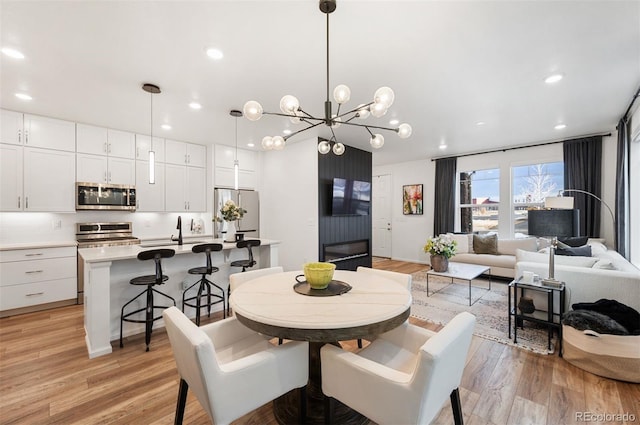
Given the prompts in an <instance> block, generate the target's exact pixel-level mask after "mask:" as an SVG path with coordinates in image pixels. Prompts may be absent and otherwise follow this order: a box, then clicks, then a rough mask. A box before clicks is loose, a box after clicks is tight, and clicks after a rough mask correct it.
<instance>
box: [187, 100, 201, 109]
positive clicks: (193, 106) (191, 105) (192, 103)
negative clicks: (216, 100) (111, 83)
mask: <svg viewBox="0 0 640 425" xmlns="http://www.w3.org/2000/svg"><path fill="white" fill-rule="evenodd" d="M189 108H191V109H202V105H201V104H199V103H198V102H191V103H190V104H189Z"/></svg>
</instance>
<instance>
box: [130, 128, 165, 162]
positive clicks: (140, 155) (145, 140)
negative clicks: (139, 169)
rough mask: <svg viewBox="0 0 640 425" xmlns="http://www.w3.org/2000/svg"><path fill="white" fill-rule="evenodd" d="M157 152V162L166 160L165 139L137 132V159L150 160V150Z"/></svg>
mask: <svg viewBox="0 0 640 425" xmlns="http://www.w3.org/2000/svg"><path fill="white" fill-rule="evenodd" d="M151 150H152V151H154V152H155V158H156V162H162V163H164V162H165V153H164V139H161V138H159V137H154V138H153V140H151V137H150V136H145V135H143V134H136V159H137V160H140V161H148V160H149V151H151Z"/></svg>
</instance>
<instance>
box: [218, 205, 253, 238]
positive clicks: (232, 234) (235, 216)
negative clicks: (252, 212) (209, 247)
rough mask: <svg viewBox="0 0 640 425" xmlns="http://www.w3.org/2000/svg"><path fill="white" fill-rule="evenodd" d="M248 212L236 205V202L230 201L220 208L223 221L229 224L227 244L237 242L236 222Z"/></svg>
mask: <svg viewBox="0 0 640 425" xmlns="http://www.w3.org/2000/svg"><path fill="white" fill-rule="evenodd" d="M246 212H247V211H246V210H244V209H242V208H240V207H239V206H237V205H236V203H235V202H233V201H231V200H229V201H227V202H225V203H224V205H223V206H222V208H220V214H221V215H222V219H223V220H224V221H226V222H227V233H226V238H225V240H224V241H225V242H235V241H236V220H239V219H241V218H242V217H243V216H244V213H246Z"/></svg>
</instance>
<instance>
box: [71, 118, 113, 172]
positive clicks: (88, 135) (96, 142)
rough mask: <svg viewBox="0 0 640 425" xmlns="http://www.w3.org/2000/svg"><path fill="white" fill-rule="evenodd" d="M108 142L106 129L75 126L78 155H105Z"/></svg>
mask: <svg viewBox="0 0 640 425" xmlns="http://www.w3.org/2000/svg"><path fill="white" fill-rule="evenodd" d="M108 140H109V139H108V135H107V129H106V128H104V127H96V126H93V125H87V124H76V150H77V152H78V153H89V154H93V155H106V154H107V150H108V144H109V141H108ZM83 181H84V180H83ZM88 181H91V180H88Z"/></svg>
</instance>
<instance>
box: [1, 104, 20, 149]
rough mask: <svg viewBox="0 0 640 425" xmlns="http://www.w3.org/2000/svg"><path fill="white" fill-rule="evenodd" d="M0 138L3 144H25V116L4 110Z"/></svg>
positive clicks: (2, 111)
mask: <svg viewBox="0 0 640 425" xmlns="http://www.w3.org/2000/svg"><path fill="white" fill-rule="evenodd" d="M0 137H1V139H0V142H1V143H10V144H12V145H22V144H24V134H23V114H21V113H20V112H14V111H8V110H6V109H2V110H1V111H0Z"/></svg>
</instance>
